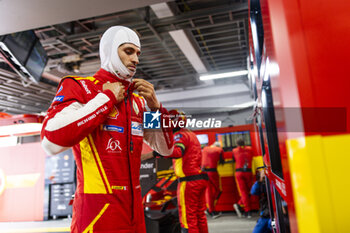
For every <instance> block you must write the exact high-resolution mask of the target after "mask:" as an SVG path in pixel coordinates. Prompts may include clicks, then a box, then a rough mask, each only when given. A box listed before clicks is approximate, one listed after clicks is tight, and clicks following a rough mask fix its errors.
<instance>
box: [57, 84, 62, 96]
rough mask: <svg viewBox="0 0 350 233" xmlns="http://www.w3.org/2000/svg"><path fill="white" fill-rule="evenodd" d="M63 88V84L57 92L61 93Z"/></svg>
mask: <svg viewBox="0 0 350 233" xmlns="http://www.w3.org/2000/svg"><path fill="white" fill-rule="evenodd" d="M62 89H63V85H61V87H60V89H58V91H57V94H58V93H60V92H61V91H62Z"/></svg>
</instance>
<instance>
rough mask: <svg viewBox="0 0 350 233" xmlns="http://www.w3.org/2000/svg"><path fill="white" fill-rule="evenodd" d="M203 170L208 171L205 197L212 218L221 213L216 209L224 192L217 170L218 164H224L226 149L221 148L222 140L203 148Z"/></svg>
mask: <svg viewBox="0 0 350 233" xmlns="http://www.w3.org/2000/svg"><path fill="white" fill-rule="evenodd" d="M202 155H203V157H202V171H205V172H207V173H208V177H209V180H208V186H207V189H206V192H205V199H206V203H207V208H208V210H207V211H208V214H209V215H210V216H211V217H212V218H217V217H219V216H220V215H221V213H220V212H217V211H215V205H216V202H217V200H218V199H219V197H220V194H221V192H222V188H221V182H220V177H219V173H218V171H217V166H218V164H219V163H220V164H223V163H224V162H225V161H224V150H223V149H222V148H221V145H220V142H218V141H216V142H214V143H213V144H212V145H211V146H206V147H204V148H203V150H202Z"/></svg>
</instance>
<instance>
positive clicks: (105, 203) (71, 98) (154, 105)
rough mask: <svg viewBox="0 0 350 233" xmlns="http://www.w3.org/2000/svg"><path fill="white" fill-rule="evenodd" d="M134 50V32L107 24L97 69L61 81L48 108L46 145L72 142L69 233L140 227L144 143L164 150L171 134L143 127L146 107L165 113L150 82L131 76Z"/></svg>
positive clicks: (54, 148) (53, 149) (62, 146)
mask: <svg viewBox="0 0 350 233" xmlns="http://www.w3.org/2000/svg"><path fill="white" fill-rule="evenodd" d="M140 52H141V45H140V40H139V37H138V35H137V34H136V32H134V31H133V30H131V29H129V28H127V27H123V26H114V27H111V28H109V29H108V30H107V31H106V32H105V33H104V34H103V36H102V38H101V41H100V58H101V69H100V70H98V71H97V73H96V74H95V75H94V76H92V77H74V76H67V77H65V78H63V79H62V81H61V82H60V84H59V86H58V89H57V93H56V96H55V98H54V100H53V102H52V104H51V106H50V108H49V109H48V111H47V115H46V117H45V119H44V122H43V128H42V132H41V138H42V146H43V148H44V150H45V151H46V153H47V154H57V153H60V152H62V151H64V150H66V149H68V148H70V147H72V149H73V153H74V157H75V161H76V164H77V189H76V193H75V197H74V202H73V219H72V224H71V232H74V233H78V232H79V233H80V232H84V233H85V232H94V233H97V232H106V233H107V232H108V233H115V232H125V233H126V232H137V233H139V232H142V233H143V232H146V229H145V222H144V215H143V208H142V203H141V189H140V182H139V170H140V163H141V161H140V156H141V150H142V142H143V140H145V142H146V143H148V144H149V145H150V147H151V148H152V149H154V150H155V151H157V152H159V153H160V154H162V155H170V154H172V151H173V135H172V132H171V130H168V131H166V130H163V129H161V130H159V131H154V130H153V131H152V132H151V131H146V130H145V131H144V130H143V127H142V123H143V112H144V111H147V110H146V105H147V106H148V108H149V109H151V110H152V111H159V112H158V114H159V113H165V115H167V111H166V109H164V108H163V107H162V105H161V104H160V102H159V101H158V99H157V97H156V94H155V91H154V88H153V85H152V84H150V83H149V82H147V81H146V80H143V79H132V78H133V75H134V74H135V72H136V66H137V64H138V63H139V58H138V57H139V55H140ZM134 91H137V92H138V94H135V93H133V92H134Z"/></svg>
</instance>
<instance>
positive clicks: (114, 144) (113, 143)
mask: <svg viewBox="0 0 350 233" xmlns="http://www.w3.org/2000/svg"><path fill="white" fill-rule="evenodd" d="M106 150H107V151H109V152H113V153H120V152H121V151H122V148H121V147H120V141H118V140H117V139H114V138H110V139H109V141H108V143H107V147H106Z"/></svg>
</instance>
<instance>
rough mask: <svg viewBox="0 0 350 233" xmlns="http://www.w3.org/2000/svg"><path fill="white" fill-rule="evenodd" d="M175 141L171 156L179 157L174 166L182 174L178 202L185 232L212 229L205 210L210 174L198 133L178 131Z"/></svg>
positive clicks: (194, 232) (177, 174) (179, 175)
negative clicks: (203, 167) (204, 169)
mask: <svg viewBox="0 0 350 233" xmlns="http://www.w3.org/2000/svg"><path fill="white" fill-rule="evenodd" d="M174 141H175V147H174V151H173V153H172V154H171V155H170V156H168V157H171V158H175V159H173V167H174V170H175V174H176V176H177V177H179V183H178V186H177V199H178V200H177V203H178V209H179V217H180V223H181V228H182V232H188V233H208V224H207V218H206V216H205V212H204V211H205V209H206V206H205V189H206V187H207V179H208V177H207V174H206V173H203V172H202V171H201V159H202V153H201V145H200V143H199V141H198V139H197V137H196V135H195V134H194V133H193V132H191V131H189V130H187V129H180V130H179V131H178V132H176V133H175V134H174Z"/></svg>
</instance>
